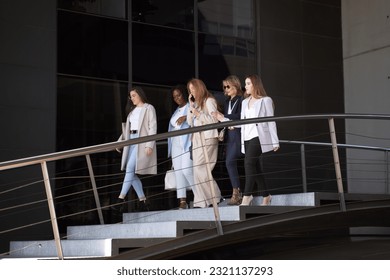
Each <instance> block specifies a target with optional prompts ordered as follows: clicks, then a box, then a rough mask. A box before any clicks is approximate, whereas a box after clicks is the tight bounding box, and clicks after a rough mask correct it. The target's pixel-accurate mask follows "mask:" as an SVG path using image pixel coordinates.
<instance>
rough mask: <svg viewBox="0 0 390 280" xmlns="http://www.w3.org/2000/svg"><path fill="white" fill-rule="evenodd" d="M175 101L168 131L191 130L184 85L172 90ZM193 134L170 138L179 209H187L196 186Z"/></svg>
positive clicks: (169, 152) (169, 154) (169, 145)
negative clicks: (191, 193) (192, 148)
mask: <svg viewBox="0 0 390 280" xmlns="http://www.w3.org/2000/svg"><path fill="white" fill-rule="evenodd" d="M171 94H172V97H173V100H174V101H175V103H176V104H177V105H178V107H177V108H176V110H175V112H173V114H172V117H171V119H170V121H169V126H168V131H175V130H180V129H186V128H189V127H190V126H189V124H188V122H187V112H188V108H189V103H188V92H187V88H186V87H185V86H184V85H177V86H175V87H173V88H172V89H171ZM191 136H192V135H191V134H184V135H181V136H176V137H172V138H168V157H171V156H172V166H173V169H174V171H175V177H176V194H177V198H178V199H179V209H187V208H188V204H187V200H186V198H187V189H188V188H192V186H193V185H194V174H193V172H192V160H191V157H190V151H189V149H190V146H191Z"/></svg>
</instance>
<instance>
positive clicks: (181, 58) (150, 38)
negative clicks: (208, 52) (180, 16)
mask: <svg viewBox="0 0 390 280" xmlns="http://www.w3.org/2000/svg"><path fill="white" fill-rule="evenodd" d="M132 57H133V59H132V62H133V81H134V82H136V83H140V82H142V83H153V84H160V85H168V86H172V85H174V84H178V83H186V82H187V81H188V80H189V79H190V78H192V77H193V76H194V72H195V45H194V39H193V33H192V32H190V31H184V30H177V29H171V28H164V27H158V26H151V25H146V24H142V23H133V53H132Z"/></svg>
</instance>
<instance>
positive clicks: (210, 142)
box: [187, 79, 221, 208]
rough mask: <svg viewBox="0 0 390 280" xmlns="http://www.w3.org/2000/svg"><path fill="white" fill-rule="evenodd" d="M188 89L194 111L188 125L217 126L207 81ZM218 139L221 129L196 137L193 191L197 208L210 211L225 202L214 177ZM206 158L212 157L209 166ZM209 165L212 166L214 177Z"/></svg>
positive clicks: (208, 131)
mask: <svg viewBox="0 0 390 280" xmlns="http://www.w3.org/2000/svg"><path fill="white" fill-rule="evenodd" d="M187 88H188V92H189V93H190V95H189V103H190V109H189V110H188V113H187V122H188V124H189V125H190V126H201V125H206V124H211V123H217V122H218V120H217V119H216V118H215V117H213V116H212V114H211V113H212V112H215V111H217V101H216V100H215V98H214V97H213V95H212V94H211V93H210V92H209V91H208V90H207V88H206V86H205V84H204V83H203V81H201V80H199V79H192V80H190V81H189V82H188V83H187ZM217 137H218V131H217V129H212V130H207V131H203V132H196V133H193V134H192V160H193V172H194V186H193V187H192V191H193V193H194V207H200V208H204V207H208V206H210V205H212V204H213V201H217V203H219V201H220V199H221V191H220V189H219V187H218V185H217V182H216V181H215V180H214V178H213V177H212V174H210V173H211V171H212V170H213V169H214V166H215V164H216V162H217V155H218V138H217ZM203 147H205V149H206V153H207V155H205V154H204V153H203V151H204V149H203ZM206 156H208V160H209V162H207V158H206ZM207 164H209V166H210V173H209V170H208V168H207ZM214 196H215V197H214ZM214 199H215V200H214Z"/></svg>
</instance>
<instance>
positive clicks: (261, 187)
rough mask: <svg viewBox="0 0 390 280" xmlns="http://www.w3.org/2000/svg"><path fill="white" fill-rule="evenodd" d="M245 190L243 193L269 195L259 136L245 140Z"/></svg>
mask: <svg viewBox="0 0 390 280" xmlns="http://www.w3.org/2000/svg"><path fill="white" fill-rule="evenodd" d="M244 145H245V159H244V166H245V190H244V195H261V196H263V197H266V196H268V195H269V192H268V190H267V186H266V183H265V178H264V174H263V168H262V164H261V155H262V152H261V146H260V141H259V137H255V138H252V139H251V140H248V141H245V142H244Z"/></svg>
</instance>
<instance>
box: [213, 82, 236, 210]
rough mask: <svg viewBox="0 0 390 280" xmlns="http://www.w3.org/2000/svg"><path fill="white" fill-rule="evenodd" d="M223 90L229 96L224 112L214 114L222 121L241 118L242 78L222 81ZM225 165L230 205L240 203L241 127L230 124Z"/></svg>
mask: <svg viewBox="0 0 390 280" xmlns="http://www.w3.org/2000/svg"><path fill="white" fill-rule="evenodd" d="M222 86H223V91H224V93H225V96H226V97H227V98H226V100H225V106H224V113H223V114H222V113H220V112H214V113H213V114H214V116H215V117H216V118H217V119H218V120H219V121H220V122H225V121H230V120H239V119H240V114H241V103H242V94H243V92H242V89H241V82H240V79H239V78H238V77H237V76H235V75H231V76H228V77H227V78H226V79H225V80H223V81H222ZM224 144H225V145H224V149H225V165H226V169H227V171H228V174H229V179H230V183H231V185H232V188H233V193H232V197H231V198H230V200H229V202H228V204H229V205H239V204H240V203H241V201H242V196H241V193H240V177H239V174H238V167H237V160H238V159H239V158H240V157H241V156H242V153H241V128H240V127H233V126H230V127H228V128H225V137H224Z"/></svg>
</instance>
